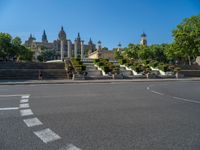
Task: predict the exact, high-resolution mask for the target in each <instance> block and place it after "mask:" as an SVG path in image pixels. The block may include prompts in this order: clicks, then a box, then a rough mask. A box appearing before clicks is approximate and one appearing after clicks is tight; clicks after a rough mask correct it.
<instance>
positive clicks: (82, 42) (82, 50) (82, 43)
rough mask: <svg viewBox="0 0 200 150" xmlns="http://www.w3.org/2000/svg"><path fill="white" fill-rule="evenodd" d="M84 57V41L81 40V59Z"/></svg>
mask: <svg viewBox="0 0 200 150" xmlns="http://www.w3.org/2000/svg"><path fill="white" fill-rule="evenodd" d="M83 58H84V41H81V59H83Z"/></svg>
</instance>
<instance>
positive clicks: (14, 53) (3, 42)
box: [0, 33, 33, 61]
mask: <svg viewBox="0 0 200 150" xmlns="http://www.w3.org/2000/svg"><path fill="white" fill-rule="evenodd" d="M32 57H33V52H32V51H31V50H30V49H28V48H26V47H25V46H23V45H22V41H21V39H20V38H19V37H15V38H14V39H13V38H12V36H11V35H10V34H8V33H0V60H3V61H8V60H9V61H11V60H12V61H14V60H21V61H31V60H32Z"/></svg>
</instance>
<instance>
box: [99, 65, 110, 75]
mask: <svg viewBox="0 0 200 150" xmlns="http://www.w3.org/2000/svg"><path fill="white" fill-rule="evenodd" d="M101 69H102V70H103V71H104V72H105V73H108V72H110V69H109V68H108V67H107V66H102V67H101Z"/></svg>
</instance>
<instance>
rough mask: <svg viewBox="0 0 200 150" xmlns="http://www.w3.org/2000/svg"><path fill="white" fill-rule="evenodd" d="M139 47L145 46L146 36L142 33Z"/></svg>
mask: <svg viewBox="0 0 200 150" xmlns="http://www.w3.org/2000/svg"><path fill="white" fill-rule="evenodd" d="M140 45H142V46H147V35H146V34H145V33H144V32H143V33H142V35H141V41H140Z"/></svg>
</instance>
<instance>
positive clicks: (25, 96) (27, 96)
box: [22, 95, 30, 98]
mask: <svg viewBox="0 0 200 150" xmlns="http://www.w3.org/2000/svg"><path fill="white" fill-rule="evenodd" d="M29 97H30V95H23V96H22V98H29Z"/></svg>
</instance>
